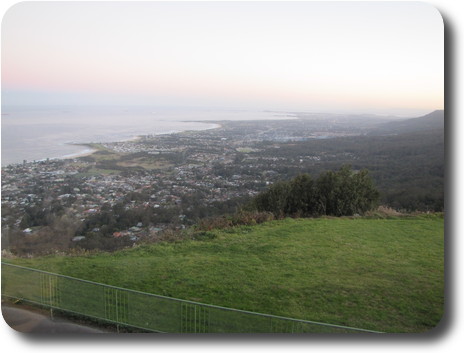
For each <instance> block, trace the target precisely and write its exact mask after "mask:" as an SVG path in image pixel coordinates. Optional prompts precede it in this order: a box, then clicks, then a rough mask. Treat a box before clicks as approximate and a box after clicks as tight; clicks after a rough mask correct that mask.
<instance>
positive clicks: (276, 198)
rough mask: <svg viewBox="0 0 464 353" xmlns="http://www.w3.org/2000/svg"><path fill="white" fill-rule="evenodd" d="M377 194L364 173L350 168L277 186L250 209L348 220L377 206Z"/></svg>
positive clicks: (273, 186)
mask: <svg viewBox="0 0 464 353" xmlns="http://www.w3.org/2000/svg"><path fill="white" fill-rule="evenodd" d="M378 198H379V193H378V191H377V190H376V189H375V188H374V186H373V183H372V180H371V179H370V177H369V175H368V171H367V170H365V169H364V170H361V171H359V172H357V173H355V172H353V171H352V170H351V167H350V166H344V167H342V168H341V169H340V170H339V171H337V172H332V171H328V172H325V173H323V174H321V175H320V176H319V178H318V179H317V180H314V181H313V180H312V178H311V176H310V175H308V174H302V175H299V176H297V177H296V178H294V179H293V180H291V181H289V182H278V183H276V184H274V185H272V186H271V187H270V188H269V189H268V190H267V191H265V192H263V193H261V194H260V195H258V196H257V197H255V198H254V199H253V200H252V203H251V205H250V208H252V209H256V210H258V211H267V212H272V213H273V214H274V216H275V217H277V218H281V217H285V216H297V217H310V216H320V215H329V216H352V215H354V214H363V213H365V212H366V211H369V210H372V209H373V208H374V207H375V206H377V201H378Z"/></svg>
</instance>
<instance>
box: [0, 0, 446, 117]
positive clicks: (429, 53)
mask: <svg viewBox="0 0 464 353" xmlns="http://www.w3.org/2000/svg"><path fill="white" fill-rule="evenodd" d="M1 60H2V79H1V83H2V105H38V104H39V105H53V104H57V105H150V106H185V107H189V106H190V107H213V108H232V109H259V110H264V109H268V110H286V111H288V110H291V111H310V112H357V113H376V114H393V115H400V116H401V115H402V116H417V115H420V114H425V113H428V112H430V111H433V110H435V109H443V107H444V28H443V20H442V18H441V15H440V13H439V12H438V10H437V9H435V8H434V7H433V6H432V5H429V4H427V3H421V2H312V1H309V2H22V3H18V4H15V5H13V6H12V7H11V8H9V9H8V10H7V12H6V13H5V15H4V17H3V21H2V28H1Z"/></svg>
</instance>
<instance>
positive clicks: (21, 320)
mask: <svg viewBox="0 0 464 353" xmlns="http://www.w3.org/2000/svg"><path fill="white" fill-rule="evenodd" d="M2 314H3V319H4V320H5V322H6V323H7V324H8V325H9V326H10V327H12V328H13V329H15V330H16V331H19V332H25V333H104V332H105V331H102V330H98V329H95V328H90V327H86V326H82V325H78V324H74V323H72V322H69V321H65V320H63V319H56V320H51V319H50V317H47V316H45V315H42V314H39V313H36V312H32V311H28V310H24V309H20V308H15V307H10V306H5V305H2Z"/></svg>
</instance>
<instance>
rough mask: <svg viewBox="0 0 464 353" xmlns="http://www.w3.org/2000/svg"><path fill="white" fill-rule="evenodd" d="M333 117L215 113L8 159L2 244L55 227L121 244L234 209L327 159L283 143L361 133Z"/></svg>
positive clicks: (73, 238)
mask: <svg viewBox="0 0 464 353" xmlns="http://www.w3.org/2000/svg"><path fill="white" fill-rule="evenodd" d="M340 125H342V124H337V123H336V122H335V123H334V122H333V121H332V122H331V121H328V120H324V119H319V120H318V119H288V120H273V121H235V122H232V121H222V122H220V127H218V128H216V129H211V130H203V131H186V132H183V133H177V134H167V135H156V136H142V137H140V138H139V139H137V140H133V141H125V142H113V143H101V144H92V145H90V147H92V148H94V149H95V150H96V152H94V153H93V154H92V155H88V156H83V157H80V158H74V159H62V160H60V159H54V160H44V161H34V162H26V161H24V163H22V164H15V165H9V166H7V167H4V168H2V236H3V238H4V241H3V242H2V244H5V246H12V244H14V243H15V242H16V241H18V240H19V239H25V238H27V239H28V241H29V242H30V243H31V244H33V243H34V241H33V240H36V241H39V242H40V239H41V238H44V236H43V234H44V233H45V232H47V233H48V234H51V233H54V232H56V233H61V234H59V235H57V237H59V239H60V242H59V243H63V248H66V247H68V246H69V244H71V246H72V245H75V244H78V243H80V245H81V246H82V245H83V244H85V243H86V240H87V241H89V237H94V238H99V237H100V238H101V237H105V238H107V239H113V238H114V239H115V238H123V239H124V242H123V243H124V244H125V245H127V244H128V243H130V242H137V241H139V240H140V239H147V238H149V239H156V237H157V236H158V235H159V234H160V233H162V231H163V230H166V229H182V228H185V227H187V226H190V225H192V224H194V223H195V222H197V221H198V219H201V218H204V217H209V216H214V215H220V214H226V213H230V212H233V211H235V210H236V209H237V207H239V206H240V205H243V204H244V203H245V202H246V201H247V200H249V199H250V198H251V197H253V196H254V195H256V194H258V193H259V192H260V191H262V190H263V189H265V188H266V186H268V185H270V184H272V183H274V182H275V181H277V180H281V179H285V178H287V176H286V175H285V173H288V170H289V169H295V168H299V167H301V166H303V165H314V164H315V163H319V162H321V160H322V161H323V160H324V158H329V157H330V156H328V155H327V154H313V153H311V152H310V151H308V153H306V154H304V155H298V156H294V157H293V158H288V157H287V156H276V153H275V151H276V150H278V149H279V148H280V147H281V143H283V142H292V141H302V140H306V139H324V138H329V137H334V136H351V135H356V134H360V133H362V131H361V129H357V128H351V129H346V127H344V126H342V127H341V126H340ZM116 209H118V210H119V211H118V212H119V214H118V216H119V219H117V220H112V222H105V220H104V219H103V217H102V215H105V214H107V213H108V212H110V213H111V214H112V215H114V214H115V210H116ZM122 214H125V215H127V217H123V215H122ZM129 217H130V218H132V219H131V220H124V221H122V218H129ZM65 220H66V221H65ZM106 221H108V220H107V219H106ZM63 222H64V223H65V224H66V225H67V228H66V227H65V226H64V224H63ZM63 227H64V228H66V229H67V230H65V229H63ZM63 237H64V238H66V239H63ZM49 245H50V247H51V248H52V247H53V246H55V245H56V244H49ZM89 247H91V246H90V245H89ZM31 248H33V247H32V245H31Z"/></svg>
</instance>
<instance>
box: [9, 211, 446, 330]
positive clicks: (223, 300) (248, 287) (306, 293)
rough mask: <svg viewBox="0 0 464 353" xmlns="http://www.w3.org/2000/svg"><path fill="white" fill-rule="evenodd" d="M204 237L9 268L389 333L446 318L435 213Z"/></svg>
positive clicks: (286, 224)
mask: <svg viewBox="0 0 464 353" xmlns="http://www.w3.org/2000/svg"><path fill="white" fill-rule="evenodd" d="M207 235H208V236H207V237H205V240H186V241H181V242H176V243H167V242H165V243H157V244H150V245H141V246H138V247H135V248H131V249H126V250H122V251H118V252H115V253H101V254H94V255H87V256H48V257H40V258H32V259H19V258H14V259H7V261H8V262H11V263H15V264H18V265H23V266H27V267H33V268H38V269H42V270H47V271H50V272H56V273H60V274H65V275H69V276H73V277H77V278H82V279H87V280H91V281H96V282H101V283H106V284H111V285H115V286H118V287H124V288H130V289H135V290H139V291H143V292H149V293H155V294H161V295H164V296H172V297H176V298H181V299H188V300H193V301H198V302H203V303H208V304H215V305H220V306H226V307H231V308H237V309H244V310H249V311H256V312H261V313H268V314H274V315H281V316H286V317H293V318H300V319H305V320H312V321H320V322H326V323H332V324H339V325H346V326H352V327H359V328H365V329H371V330H377V331H385V332H424V331H427V330H429V329H431V328H433V327H435V326H436V325H437V324H438V323H439V321H440V319H441V316H442V314H443V306H444V220H443V217H442V216H441V215H422V216H416V217H401V218H394V219H367V218H354V219H350V218H319V219H285V220H282V221H273V222H269V223H264V224H261V225H257V226H253V227H237V228H233V229H226V230H216V231H212V232H210V233H208V234H207ZM206 238H208V239H206ZM211 238H212V239H211ZM4 260H5V259H4Z"/></svg>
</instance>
